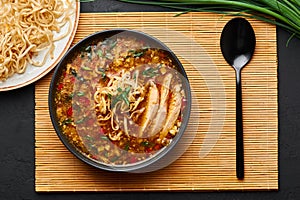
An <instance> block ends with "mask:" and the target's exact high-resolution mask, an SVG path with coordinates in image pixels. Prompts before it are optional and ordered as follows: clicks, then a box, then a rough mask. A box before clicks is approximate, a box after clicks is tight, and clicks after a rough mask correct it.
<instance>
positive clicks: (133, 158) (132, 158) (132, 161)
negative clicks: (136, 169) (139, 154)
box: [129, 157, 137, 163]
mask: <svg viewBox="0 0 300 200" xmlns="http://www.w3.org/2000/svg"><path fill="white" fill-rule="evenodd" d="M129 162H130V163H136V162H137V159H136V157H131V158H130V161H129Z"/></svg>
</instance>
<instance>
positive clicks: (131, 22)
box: [35, 12, 278, 192]
mask: <svg viewBox="0 0 300 200" xmlns="http://www.w3.org/2000/svg"><path fill="white" fill-rule="evenodd" d="M174 14H175V13H163V12H160V13H153V12H152V13H140V12H133V13H98V14H96V13H94V14H92V13H82V14H81V17H80V20H79V26H78V31H77V34H76V36H75V41H74V42H77V41H78V40H79V39H81V38H82V37H84V36H86V35H88V34H91V33H93V32H95V31H100V30H104V29H111V28H130V29H136V30H141V31H144V32H147V33H149V34H151V35H153V36H155V37H157V38H158V39H160V40H161V41H163V42H165V43H166V44H167V46H169V47H170V48H171V49H172V50H174V52H175V54H176V55H177V56H178V57H179V59H180V60H181V61H182V63H183V65H184V67H185V69H186V71H187V74H188V77H189V80H190V83H191V87H192V93H193V99H194V100H196V101H194V102H193V104H194V105H193V107H192V116H191V120H190V121H191V122H190V124H189V126H190V127H192V128H191V129H188V130H187V131H186V133H185V134H186V135H193V136H194V137H195V138H194V140H193V141H192V143H191V145H190V146H189V148H188V149H187V151H186V152H185V153H184V154H183V155H182V156H181V157H180V158H179V159H178V160H176V161H175V162H174V163H172V164H171V165H170V166H168V167H166V168H164V169H161V170H159V171H156V172H151V173H147V174H132V173H131V174H128V173H121V174H118V173H110V172H105V171H102V170H98V169H95V168H93V167H90V166H88V165H86V164H84V163H82V162H81V161H79V160H78V159H76V158H75V157H74V156H73V155H72V154H71V153H69V152H68V151H67V149H66V148H65V147H64V146H63V144H62V143H61V142H60V140H59V139H58V137H57V136H56V133H55V132H54V130H53V128H52V124H51V122H50V118H49V114H48V103H47V98H48V87H49V81H50V78H51V74H49V75H48V76H46V77H45V78H43V79H41V80H40V81H39V82H37V83H36V88H35V98H36V106H35V119H36V123H35V141H36V142H35V189H36V191H39V192H43V191H48V192H51V191H216V190H242V191H244V190H277V189H278V116H277V113H278V108H277V98H278V94H277V54H276V29H275V26H272V25H269V24H266V23H264V22H261V21H256V20H253V19H249V21H250V23H251V24H252V25H253V27H254V30H255V33H256V37H257V46H256V50H255V55H254V57H253V59H252V61H251V62H250V63H249V64H248V65H247V66H246V68H244V69H243V71H242V87H243V114H244V115H243V117H244V143H245V144H244V146H245V147H244V148H245V179H244V180H243V181H240V180H237V179H236V176H235V73H234V70H233V69H232V68H231V67H230V66H228V65H227V63H226V62H225V61H224V59H223V57H222V54H221V52H220V49H219V38H220V33H221V31H222V28H223V26H224V25H225V23H226V22H227V21H228V20H229V19H230V18H231V17H229V16H222V15H217V14H211V13H189V14H184V15H181V16H179V17H174ZM179 36H180V37H179Z"/></svg>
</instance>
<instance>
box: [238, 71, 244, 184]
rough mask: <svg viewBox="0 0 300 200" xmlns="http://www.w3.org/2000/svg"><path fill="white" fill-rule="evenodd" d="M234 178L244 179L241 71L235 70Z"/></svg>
mask: <svg viewBox="0 0 300 200" xmlns="http://www.w3.org/2000/svg"><path fill="white" fill-rule="evenodd" d="M236 176H237V178H238V179H243V178H244V142H243V112H242V83H241V69H236Z"/></svg>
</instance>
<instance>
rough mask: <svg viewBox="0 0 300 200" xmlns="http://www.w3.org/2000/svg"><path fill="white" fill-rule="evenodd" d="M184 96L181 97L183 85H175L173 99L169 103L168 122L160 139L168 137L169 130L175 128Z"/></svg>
mask: <svg viewBox="0 0 300 200" xmlns="http://www.w3.org/2000/svg"><path fill="white" fill-rule="evenodd" d="M181 102H182V95H181V85H179V84H177V85H175V87H174V89H173V94H172V97H171V99H170V101H169V108H168V114H167V118H166V122H165V124H164V127H163V129H162V131H161V132H160V139H163V138H165V137H166V136H167V134H168V132H169V130H170V129H171V128H172V127H173V126H174V124H175V122H176V120H177V118H178V115H179V113H180V109H181Z"/></svg>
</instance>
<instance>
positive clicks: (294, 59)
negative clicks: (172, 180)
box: [0, 0, 300, 200]
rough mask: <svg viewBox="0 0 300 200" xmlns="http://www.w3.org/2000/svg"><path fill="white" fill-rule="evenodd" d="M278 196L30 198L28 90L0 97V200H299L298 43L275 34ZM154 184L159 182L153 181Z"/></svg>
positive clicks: (104, 5)
mask: <svg viewBox="0 0 300 200" xmlns="http://www.w3.org/2000/svg"><path fill="white" fill-rule="evenodd" d="M121 11H166V9H162V8H158V7H151V6H137V5H131V4H125V3H120V2H118V1H114V0H97V1H95V2H93V3H81V12H121ZM277 31H278V33H277V34H278V60H279V68H278V79H279V191H272V192H270V191H265V192H257V191H252V192H176V193H174V192H138V193H130V192H126V193H120V192H116V193H107V192H105V193H104V192H100V193H36V192H35V190H34V84H32V85H29V86H26V87H23V88H20V89H17V90H12V91H8V92H0V138H1V139H0V200H19V199H23V200H39V199H41V200H53V199H55V200H70V199H72V200H73V199H80V200H87V199H143V200H148V199H149V200H150V199H151V200H152V199H156V200H157V199H164V200H167V199H172V200H177V199H186V200H193V199H202V200H204V199H205V200H206V199H207V200H215V199H221V200H240V199H243V200H250V199H255V200H259V199H264V200H287V199H288V200H299V199H300V83H299V82H300V40H299V39H293V40H292V41H291V42H290V44H289V46H288V47H286V42H287V40H288V38H289V36H290V35H289V34H288V33H287V32H285V31H284V30H282V29H280V28H279V29H278V30H277ZM157 181H158V182H159V180H157Z"/></svg>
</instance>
